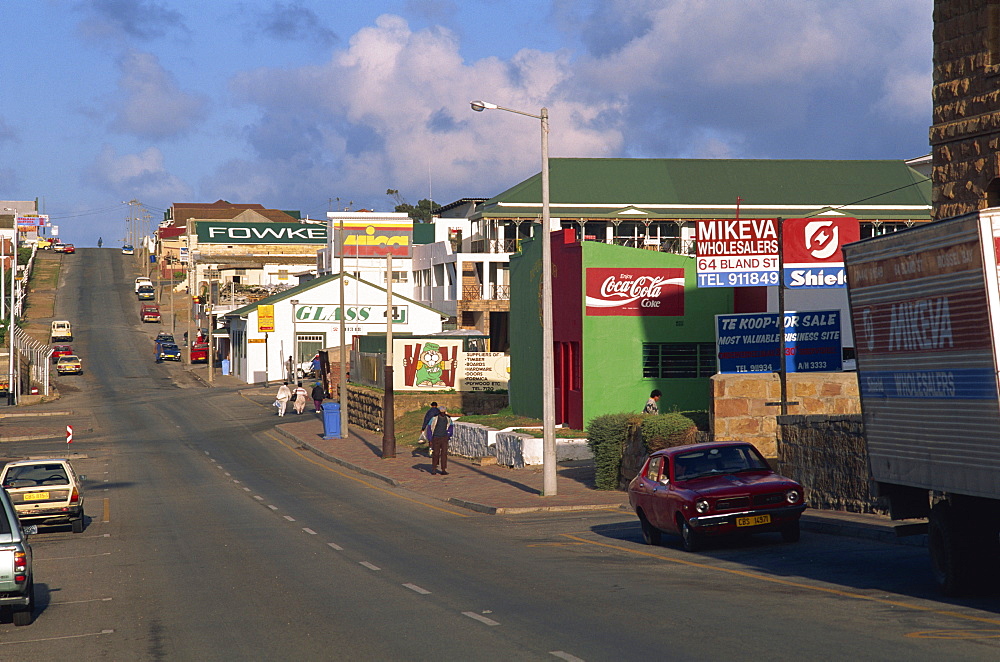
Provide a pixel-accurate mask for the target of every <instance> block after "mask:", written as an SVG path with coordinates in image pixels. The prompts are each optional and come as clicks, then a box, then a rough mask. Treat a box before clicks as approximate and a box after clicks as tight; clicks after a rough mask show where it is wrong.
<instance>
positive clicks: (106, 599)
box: [49, 598, 111, 607]
mask: <svg viewBox="0 0 1000 662" xmlns="http://www.w3.org/2000/svg"><path fill="white" fill-rule="evenodd" d="M87 602H111V598H94V599H93V600H70V601H67V602H50V603H49V606H50V607H54V606H56V605H81V604H84V603H87Z"/></svg>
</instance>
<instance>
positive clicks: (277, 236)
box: [198, 221, 327, 244]
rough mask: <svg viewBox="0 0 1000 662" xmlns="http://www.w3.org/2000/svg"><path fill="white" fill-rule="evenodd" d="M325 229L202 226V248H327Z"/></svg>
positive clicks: (276, 225)
mask: <svg viewBox="0 0 1000 662" xmlns="http://www.w3.org/2000/svg"><path fill="white" fill-rule="evenodd" d="M326 239H327V237H326V226H325V225H305V224H303V223H219V222H208V221H199V222H198V243H199V244H325V243H326Z"/></svg>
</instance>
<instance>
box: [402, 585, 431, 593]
mask: <svg viewBox="0 0 1000 662" xmlns="http://www.w3.org/2000/svg"><path fill="white" fill-rule="evenodd" d="M403 586H405V587H406V588H408V589H410V590H411V591H413V592H414V593H419V594H420V595H430V594H431V592H430V591H428V590H427V589H426V588H420V587H419V586H417V585H416V584H403Z"/></svg>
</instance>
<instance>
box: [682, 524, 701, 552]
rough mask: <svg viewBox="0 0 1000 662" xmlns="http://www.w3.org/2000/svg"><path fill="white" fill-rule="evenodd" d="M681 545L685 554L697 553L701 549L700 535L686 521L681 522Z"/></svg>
mask: <svg viewBox="0 0 1000 662" xmlns="http://www.w3.org/2000/svg"><path fill="white" fill-rule="evenodd" d="M681 544H682V545H683V546H684V551H685V552H697V551H699V550H701V547H702V540H701V534H700V533H698V532H697V531H695V530H694V527H692V526H691V525H690V524H688V521H687V520H681Z"/></svg>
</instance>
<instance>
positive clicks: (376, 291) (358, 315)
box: [225, 274, 447, 383]
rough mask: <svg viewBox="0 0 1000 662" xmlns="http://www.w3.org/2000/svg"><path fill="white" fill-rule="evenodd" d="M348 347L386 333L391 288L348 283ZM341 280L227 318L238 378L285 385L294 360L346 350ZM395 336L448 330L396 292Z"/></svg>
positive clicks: (307, 286)
mask: <svg viewBox="0 0 1000 662" xmlns="http://www.w3.org/2000/svg"><path fill="white" fill-rule="evenodd" d="M344 289H345V295H344V307H343V309H344V317H345V318H346V319H347V324H346V326H345V328H344V333H345V343H346V344H351V343H352V342H353V339H354V336H358V335H367V334H368V333H370V332H379V331H381V332H384V331H385V330H386V312H387V308H388V305H387V304H388V301H387V299H388V294H387V292H386V290H385V288H383V287H380V286H378V285H374V284H372V283H370V282H368V281H365V280H362V279H358V278H355V277H353V276H351V275H348V276H346V277H345V281H344ZM340 310H341V306H340V274H327V275H325V276H320V277H319V278H316V279H315V280H311V281H309V282H306V283H303V284H302V285H299V286H297V287H293V288H291V289H288V290H284V291H282V292H279V293H277V294H274V295H271V296H269V297H266V298H264V299H261V300H260V301H257V302H255V303H253V304H250V305H247V306H243V307H242V308H238V309H236V310H233V311H232V312H230V313H227V314H226V315H225V317H226V319H227V320H228V323H229V338H230V343H231V357H230V360H231V369H232V373H233V374H234V375H235V376H237V377H239V378H241V379H243V380H244V381H245V382H247V383H256V382H263V381H275V380H281V379H283V378H284V377H285V375H286V374H287V368H286V366H287V362H288V359H289V358H290V357H292V358H293V362H294V363H295V364H296V365H301V364H307V363H308V362H309V361H310V360H311V359H312V357H313V356H314V355H315V354H316V352H318V351H319V350H320V349H324V348H326V347H331V346H334V345H336V346H339V345H340ZM392 319H393V323H392V329H393V332H394V333H413V334H427V333H437V332H439V331H441V330H442V328H441V327H442V323H443V322H444V320H445V319H447V316H446V315H443V314H442V313H441V311H438V310H435V309H433V308H431V307H429V306H426V305H424V304H421V303H419V302H417V301H414V300H413V299H411V298H409V297H407V296H404V295H401V294H397V293H396V291H395V289H393V297H392Z"/></svg>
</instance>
